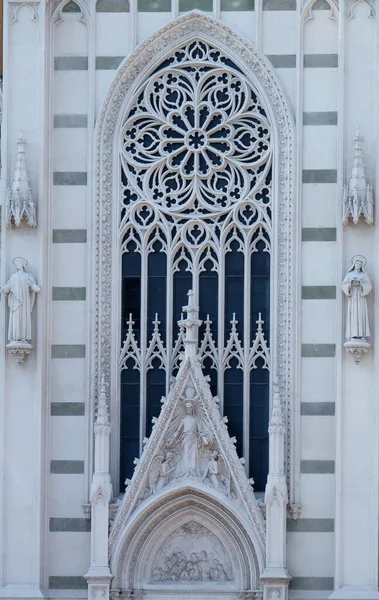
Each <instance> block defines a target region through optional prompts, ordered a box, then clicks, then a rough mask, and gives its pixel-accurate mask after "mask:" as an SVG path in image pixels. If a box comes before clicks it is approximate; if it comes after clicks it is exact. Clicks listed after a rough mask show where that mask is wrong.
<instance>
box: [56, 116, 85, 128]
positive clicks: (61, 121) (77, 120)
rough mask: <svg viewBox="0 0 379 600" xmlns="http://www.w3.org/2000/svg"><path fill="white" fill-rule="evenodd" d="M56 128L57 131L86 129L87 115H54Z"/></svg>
mask: <svg viewBox="0 0 379 600" xmlns="http://www.w3.org/2000/svg"><path fill="white" fill-rule="evenodd" d="M54 127H55V128H57V129H58V128H67V129H76V128H79V127H80V128H86V127H87V115H54Z"/></svg>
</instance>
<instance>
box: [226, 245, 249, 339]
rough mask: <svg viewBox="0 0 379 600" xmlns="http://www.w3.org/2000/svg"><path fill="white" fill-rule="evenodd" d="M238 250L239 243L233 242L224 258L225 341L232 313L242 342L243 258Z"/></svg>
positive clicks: (229, 328) (228, 332) (227, 336)
mask: <svg viewBox="0 0 379 600" xmlns="http://www.w3.org/2000/svg"><path fill="white" fill-rule="evenodd" d="M238 248H239V243H238V242H237V241H233V242H232V244H231V251H230V252H228V253H227V254H226V256H225V341H226V340H227V339H228V338H229V334H230V330H231V324H230V321H231V320H232V319H233V314H234V313H235V316H236V319H237V321H238V325H237V331H238V334H239V336H240V340H241V341H243V323H244V314H243V298H244V257H243V253H242V252H238Z"/></svg>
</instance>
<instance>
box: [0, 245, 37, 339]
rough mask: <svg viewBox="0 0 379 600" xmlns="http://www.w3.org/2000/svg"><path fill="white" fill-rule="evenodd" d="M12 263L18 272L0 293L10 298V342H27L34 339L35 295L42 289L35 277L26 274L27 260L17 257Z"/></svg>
mask: <svg viewBox="0 0 379 600" xmlns="http://www.w3.org/2000/svg"><path fill="white" fill-rule="evenodd" d="M12 262H13V264H14V265H15V267H16V269H17V271H16V273H14V274H13V275H12V277H11V278H10V279H9V281H8V282H7V283H6V285H5V286H4V287H2V288H1V290H0V291H1V292H2V293H3V294H5V295H6V296H8V306H9V311H10V312H9V328H8V339H9V341H10V342H15V341H22V342H25V341H30V340H31V338H32V327H31V315H32V310H33V306H34V299H35V294H36V293H38V292H39V291H40V289H41V288H40V287H39V286H38V285H37V283H36V280H35V279H34V277H33V275H31V274H30V273H27V272H26V270H25V267H26V266H27V264H28V261H27V260H26V259H25V258H21V257H17V258H14V259H13V261H12Z"/></svg>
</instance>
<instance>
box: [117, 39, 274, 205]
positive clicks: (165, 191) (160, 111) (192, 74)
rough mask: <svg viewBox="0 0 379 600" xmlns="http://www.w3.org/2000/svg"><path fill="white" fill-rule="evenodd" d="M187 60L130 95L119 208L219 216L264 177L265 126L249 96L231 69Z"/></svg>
mask: <svg viewBox="0 0 379 600" xmlns="http://www.w3.org/2000/svg"><path fill="white" fill-rule="evenodd" d="M194 47H198V46H197V45H196V44H195V45H194ZM188 54H189V55H187V56H181V55H179V56H177V57H176V58H177V61H179V64H176V65H175V66H173V65H172V64H170V65H169V66H168V67H166V68H162V69H161V70H159V71H158V72H156V73H155V74H153V75H152V76H151V77H150V78H149V79H148V80H147V82H145V83H144V85H143V86H142V87H141V88H140V89H139V90H138V92H137V93H136V96H137V98H138V100H137V103H136V106H135V107H134V109H133V110H132V111H130V113H129V115H128V117H127V120H126V122H125V124H124V127H123V132H122V134H123V145H122V164H123V168H124V173H125V177H126V180H127V188H128V189H127V190H126V191H125V204H128V203H129V202H130V201H131V200H133V199H135V197H136V196H135V195H136V194H137V195H138V197H142V198H144V199H145V200H147V201H149V202H152V203H154V204H156V205H159V206H160V207H161V208H162V209H163V210H169V211H170V212H180V213H183V212H187V213H188V212H189V213H193V212H200V213H202V214H206V213H209V212H213V213H214V212H217V213H219V212H223V211H225V210H227V209H228V208H230V207H231V206H233V205H234V204H236V203H237V202H240V201H244V200H247V199H249V198H253V197H254V194H255V192H257V190H258V188H259V186H260V185H261V184H262V182H264V180H265V178H266V176H267V173H268V170H269V168H270V165H271V143H270V135H269V124H268V121H267V118H266V115H265V112H264V110H263V108H262V107H261V106H260V105H259V103H258V101H257V97H256V94H255V92H254V91H253V89H252V88H251V87H250V86H249V84H248V82H247V81H246V80H245V78H244V77H243V75H242V74H241V73H240V72H239V71H238V70H237V68H235V69H232V68H230V67H228V68H227V67H226V65H225V64H223V62H222V61H221V60H219V63H220V64H218V62H217V60H215V64H210V63H208V64H207V65H205V64H204V63H203V62H201V61H200V60H196V57H197V56H198V54H199V53H198V52H195V51H194V50H192V53H191V51H190V50H189V51H188ZM214 58H215V59H217V55H214ZM186 59H187V60H186Z"/></svg>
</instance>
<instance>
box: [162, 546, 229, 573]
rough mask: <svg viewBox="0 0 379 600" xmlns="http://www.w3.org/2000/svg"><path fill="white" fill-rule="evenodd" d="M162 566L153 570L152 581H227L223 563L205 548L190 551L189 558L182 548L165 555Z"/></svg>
mask: <svg viewBox="0 0 379 600" xmlns="http://www.w3.org/2000/svg"><path fill="white" fill-rule="evenodd" d="M163 563H164V564H163V566H162V567H155V569H154V570H153V581H229V580H230V577H229V576H228V574H227V572H226V570H225V568H224V565H223V564H222V563H221V562H220V561H219V560H218V558H215V556H214V554H213V553H210V555H209V557H208V553H207V552H206V551H205V550H202V551H201V552H191V554H190V556H189V558H187V557H186V555H185V553H184V552H183V551H182V550H177V551H175V552H173V553H172V554H170V555H168V556H165V557H164V559H163Z"/></svg>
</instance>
